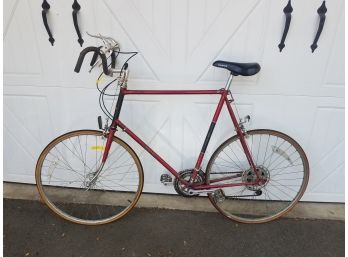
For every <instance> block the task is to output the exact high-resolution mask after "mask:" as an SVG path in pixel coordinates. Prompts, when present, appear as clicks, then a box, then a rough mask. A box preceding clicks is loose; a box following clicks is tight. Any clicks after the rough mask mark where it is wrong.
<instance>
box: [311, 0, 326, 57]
mask: <svg viewBox="0 0 348 257" xmlns="http://www.w3.org/2000/svg"><path fill="white" fill-rule="evenodd" d="M326 12H327V8H326V6H325V0H324V1H323V3H322V4H321V6H320V7H319V8H318V10H317V13H318V15H319V19H320V20H319V27H318V31H317V34H316V35H315V38H314V41H313V44H312V45H311V49H312V53H313V52H314V51H315V49H317V47H318V45H317V43H318V40H319V37H320V34H321V32H322V31H323V28H324V24H325V20H326V15H325V14H326Z"/></svg>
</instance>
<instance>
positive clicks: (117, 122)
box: [115, 120, 188, 185]
mask: <svg viewBox="0 0 348 257" xmlns="http://www.w3.org/2000/svg"><path fill="white" fill-rule="evenodd" d="M115 122H116V124H117V126H119V127H120V128H121V129H122V130H123V131H124V132H126V133H127V134H128V135H129V136H130V137H131V138H133V139H134V140H135V141H136V142H137V143H138V144H139V145H141V146H142V147H143V148H144V149H145V150H146V151H147V152H148V153H149V154H151V155H152V156H153V157H154V158H155V159H156V160H157V161H158V162H159V163H161V164H162V165H163V166H164V167H165V168H166V169H167V170H168V171H169V172H170V173H172V174H173V175H174V176H175V177H176V178H178V179H179V180H180V182H181V183H183V184H184V185H188V182H187V181H185V180H183V179H181V178H180V176H179V174H178V172H177V171H176V170H175V169H174V168H173V167H172V166H170V165H169V164H168V163H167V162H166V161H165V160H163V159H162V158H161V156H159V155H158V154H157V153H155V151H154V150H152V149H151V148H150V147H149V146H148V145H147V144H146V143H145V142H144V141H143V140H141V139H140V138H139V137H138V136H137V135H135V134H134V133H133V132H132V131H131V130H130V129H129V128H128V127H127V126H126V125H124V124H123V123H122V122H121V121H120V120H116V121H115Z"/></svg>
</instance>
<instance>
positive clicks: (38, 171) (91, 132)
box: [35, 130, 144, 225]
mask: <svg viewBox="0 0 348 257" xmlns="http://www.w3.org/2000/svg"><path fill="white" fill-rule="evenodd" d="M102 134H103V133H102V132H101V131H97V130H76V131H71V132H68V133H66V134H63V135H61V136H59V137H57V138H56V139H54V140H53V141H52V142H50V143H49V144H48V145H47V146H46V147H45V149H44V150H43V151H42V152H41V154H40V157H39V159H38V161H37V163H36V169H35V180H36V187H37V189H38V191H39V194H40V197H41V199H42V201H43V202H44V203H45V204H46V205H47V206H48V207H49V208H50V209H51V210H52V211H53V212H54V213H55V214H57V215H58V216H59V217H61V218H63V219H65V220H68V221H70V222H73V223H77V224H83V225H102V224H107V223H110V222H113V221H116V220H118V219H121V218H122V217H124V216H125V215H126V214H127V213H129V212H130V211H131V210H132V209H133V208H134V206H135V205H136V203H137V202H138V200H139V198H140V195H141V193H142V190H143V186H144V172H143V167H142V165H141V162H140V160H139V158H138V156H137V155H136V153H135V152H134V150H133V149H132V148H131V147H130V146H129V145H128V144H127V143H125V142H124V141H123V140H121V139H120V138H118V137H114V139H113V141H114V142H115V143H117V144H119V145H121V146H122V147H123V148H124V149H125V150H126V151H127V152H128V153H129V154H130V155H131V156H132V157H133V159H134V162H135V163H136V165H137V169H138V173H139V186H138V191H137V192H136V194H135V197H134V200H133V202H132V203H131V204H130V205H129V206H128V207H127V208H125V209H124V210H123V211H121V212H120V213H119V214H118V215H116V216H114V217H112V218H109V219H105V220H101V221H85V220H82V219H77V218H73V217H71V216H68V215H64V214H63V213H62V212H61V211H60V210H59V209H58V208H57V207H56V206H55V205H53V204H52V203H51V202H50V201H49V199H48V198H47V197H46V195H45V193H44V191H43V189H42V184H41V166H42V164H43V161H44V160H45V158H46V155H47V154H48V152H49V151H50V150H51V149H52V148H53V147H54V146H55V145H56V144H58V143H59V142H61V141H63V140H65V139H67V138H70V137H72V136H77V135H102Z"/></svg>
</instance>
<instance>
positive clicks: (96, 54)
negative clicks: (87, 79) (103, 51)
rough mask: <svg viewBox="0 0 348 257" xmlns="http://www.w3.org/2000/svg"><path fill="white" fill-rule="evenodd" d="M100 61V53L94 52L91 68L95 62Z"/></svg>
mask: <svg viewBox="0 0 348 257" xmlns="http://www.w3.org/2000/svg"><path fill="white" fill-rule="evenodd" d="M98 48H99V49H100V48H101V46H99V47H98ZM97 59H98V53H97V52H94V54H93V57H92V60H91V63H90V64H89V65H90V66H93V65H94V64H95V62H96V61H97Z"/></svg>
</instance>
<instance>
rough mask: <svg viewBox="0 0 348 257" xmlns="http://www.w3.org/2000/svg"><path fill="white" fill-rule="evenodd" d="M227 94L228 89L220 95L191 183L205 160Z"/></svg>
mask: <svg viewBox="0 0 348 257" xmlns="http://www.w3.org/2000/svg"><path fill="white" fill-rule="evenodd" d="M227 94H228V91H226V90H223V92H222V93H221V97H220V100H219V103H218V106H217V107H216V110H215V113H214V116H213V120H212V122H211V124H210V127H209V130H208V133H207V135H206V137H205V140H204V143H203V146H202V149H201V152H200V154H199V156H198V159H197V162H196V165H195V168H194V170H193V172H192V175H191V178H190V181H189V183H193V181H194V180H195V178H196V176H197V174H198V172H199V170H200V168H201V164H202V161H203V158H204V154H205V151H206V149H207V147H208V144H209V141H210V138H211V136H212V134H213V131H214V128H215V124H216V122H217V120H218V118H219V116H220V113H221V109H222V107H223V105H224V103H225V99H226V97H227Z"/></svg>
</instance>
